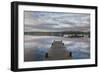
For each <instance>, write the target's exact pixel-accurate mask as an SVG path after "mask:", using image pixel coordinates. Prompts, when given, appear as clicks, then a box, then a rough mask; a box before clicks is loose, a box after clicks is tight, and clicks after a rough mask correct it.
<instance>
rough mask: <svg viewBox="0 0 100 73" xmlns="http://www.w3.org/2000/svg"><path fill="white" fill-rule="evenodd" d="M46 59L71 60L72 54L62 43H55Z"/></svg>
mask: <svg viewBox="0 0 100 73" xmlns="http://www.w3.org/2000/svg"><path fill="white" fill-rule="evenodd" d="M45 57H46V59H47V60H62V59H71V53H70V52H68V51H66V48H65V46H64V43H63V42H62V41H54V42H53V43H52V45H51V47H50V49H49V51H48V53H46V55H45Z"/></svg>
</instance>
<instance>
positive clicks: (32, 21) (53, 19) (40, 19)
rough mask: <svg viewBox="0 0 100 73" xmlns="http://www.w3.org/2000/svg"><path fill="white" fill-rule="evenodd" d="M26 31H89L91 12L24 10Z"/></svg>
mask: <svg viewBox="0 0 100 73" xmlns="http://www.w3.org/2000/svg"><path fill="white" fill-rule="evenodd" d="M24 24H25V31H26V32H28V31H33V32H34V31H51V32H53V31H89V30H90V14H85V13H67V12H66V13H65V12H44V11H24Z"/></svg>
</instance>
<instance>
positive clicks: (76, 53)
mask: <svg viewBox="0 0 100 73" xmlns="http://www.w3.org/2000/svg"><path fill="white" fill-rule="evenodd" d="M54 40H59V41H60V40H62V41H63V43H64V45H65V47H66V51H70V52H72V58H73V59H88V58H90V40H89V38H64V37H57V36H30V35H25V38H24V48H25V49H24V61H42V60H44V56H45V53H46V52H48V49H49V48H50V47H51V44H52V42H53V41H54Z"/></svg>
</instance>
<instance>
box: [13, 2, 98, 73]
mask: <svg viewBox="0 0 100 73" xmlns="http://www.w3.org/2000/svg"><path fill="white" fill-rule="evenodd" d="M48 47H49V48H48ZM66 47H67V50H68V52H67V53H66V51H65V49H66ZM42 48H43V49H42ZM44 48H45V49H44ZM55 48H56V49H55ZM63 48H65V49H63ZM48 49H49V50H48ZM51 49H52V51H51ZM54 49H55V50H54ZM94 66H97V6H85V5H69V4H51V3H36V2H18V1H14V2H11V71H15V72H16V71H34V70H49V69H65V68H81V67H94Z"/></svg>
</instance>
